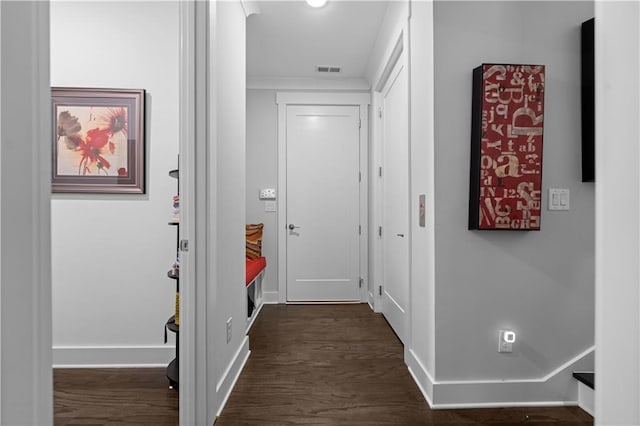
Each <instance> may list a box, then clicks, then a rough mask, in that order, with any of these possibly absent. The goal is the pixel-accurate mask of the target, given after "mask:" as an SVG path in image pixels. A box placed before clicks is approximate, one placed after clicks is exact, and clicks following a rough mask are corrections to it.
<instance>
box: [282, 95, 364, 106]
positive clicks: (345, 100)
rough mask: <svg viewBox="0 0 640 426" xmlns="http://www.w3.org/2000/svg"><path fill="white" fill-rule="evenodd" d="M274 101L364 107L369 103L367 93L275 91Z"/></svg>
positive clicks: (283, 103) (285, 103)
mask: <svg viewBox="0 0 640 426" xmlns="http://www.w3.org/2000/svg"><path fill="white" fill-rule="evenodd" d="M276 103H277V104H278V106H280V105H285V106H286V105H354V106H360V107H366V106H367V105H369V104H370V103H371V95H370V94H369V93H335V92H321V93H302V92H301V93H293V92H280V93H276Z"/></svg>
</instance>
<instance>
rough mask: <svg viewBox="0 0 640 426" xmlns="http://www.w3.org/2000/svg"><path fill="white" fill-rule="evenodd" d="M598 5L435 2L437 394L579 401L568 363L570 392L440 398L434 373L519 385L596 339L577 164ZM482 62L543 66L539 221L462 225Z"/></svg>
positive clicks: (442, 379) (443, 379) (588, 196)
mask: <svg viewBox="0 0 640 426" xmlns="http://www.w3.org/2000/svg"><path fill="white" fill-rule="evenodd" d="M593 13H594V5H593V2H589V1H584V2H577V1H576V2H574V1H569V2H534V1H532V2H489V1H483V2H444V1H438V2H435V3H434V40H435V45H434V48H435V50H434V56H435V58H434V64H435V92H434V93H435V123H436V124H435V155H436V157H437V159H438V160H437V162H436V163H435V178H436V188H435V190H436V194H435V201H436V212H435V213H436V216H435V230H436V235H435V242H436V246H435V248H436V251H437V254H436V257H435V260H436V262H435V274H436V276H435V280H436V281H435V282H436V287H435V296H436V300H435V306H436V316H435V320H436V325H437V327H436V336H435V345H436V352H435V366H436V370H435V377H434V379H435V382H436V389H435V391H434V393H435V395H436V397H435V400H434V402H435V403H436V404H441V405H450V404H463V405H464V404H472V403H474V402H478V403H480V402H483V403H493V404H496V405H501V404H518V403H521V404H526V403H540V402H542V401H545V402H554V401H556V402H559V403H563V402H572V401H575V398H576V396H575V386H574V385H573V384H572V382H571V378H570V372H563V373H562V374H563V380H564V383H563V384H562V386H560V388H561V389H565V391H564V393H563V392H555V390H554V389H553V388H552V387H551V386H549V387H548V388H547V389H548V392H547V393H545V392H537V391H536V392H507V393H501V392H496V393H495V395H493V396H492V395H485V397H486V398H487V400H485V401H478V400H475V401H473V400H465V396H464V394H465V392H460V391H459V392H446V391H445V392H441V393H440V397H438V395H439V394H438V385H437V384H438V383H439V384H441V385H442V386H441V388H442V389H443V390H444V389H445V388H446V387H447V386H452V385H455V386H459V388H460V389H465V386H473V385H474V384H476V383H485V384H486V385H487V386H489V388H491V386H492V385H491V384H492V383H494V382H496V383H498V382H500V381H504V380H506V381H511V382H517V383H521V384H522V386H523V388H524V387H525V386H526V382H527V381H529V380H535V381H537V380H542V379H543V378H545V377H548V375H552V374H555V373H554V372H556V369H560V368H561V367H562V366H565V365H568V364H566V363H569V364H571V363H572V361H576V360H575V358H574V357H576V356H580V354H588V353H590V348H593V345H594V311H595V308H594V186H593V184H589V183H582V182H581V169H580V167H581V166H580V158H581V154H580V151H581V142H580V24H581V23H582V22H583V21H585V20H587V19H589V18H591V17H593ZM454 52H455V53H454ZM482 63H514V64H521V63H524V64H543V65H546V70H547V74H546V77H547V78H546V87H545V123H544V150H543V152H544V154H543V155H544V159H543V175H542V181H543V188H542V210H543V211H542V220H541V228H542V229H541V231H534V232H526V231H492V232H487V231H469V230H467V215H468V196H469V195H468V194H469V164H470V160H469V158H470V157H469V155H470V154H469V141H470V124H471V115H470V114H471V81H472V79H471V76H472V70H473V68H475V67H477V66H479V65H480V64H482ZM550 187H552V188H569V189H570V191H571V210H570V211H564V212H563V211H560V212H554V211H549V210H548V209H547V201H548V200H547V190H548V188H550ZM499 329H511V330H514V331H515V332H516V334H517V341H516V343H515V345H514V352H513V353H512V354H501V353H498V352H497V336H498V330H499ZM591 350H592V349H591ZM589 359H590V358H589V357H588V356H586V357H585V358H584V361H582V367H587V368H588V367H589V365H587V364H589ZM577 361H580V360H577ZM591 364H592V360H591ZM591 367H593V366H592V365H591ZM543 382H544V380H543ZM490 385H491V386H490ZM489 388H487V390H486V392H485V394H491V392H492V390H491V389H489ZM497 389H498V387H496V388H495V389H494V390H496V391H497ZM492 398H493V399H492ZM545 398H546V399H545ZM541 399H542V400H541Z"/></svg>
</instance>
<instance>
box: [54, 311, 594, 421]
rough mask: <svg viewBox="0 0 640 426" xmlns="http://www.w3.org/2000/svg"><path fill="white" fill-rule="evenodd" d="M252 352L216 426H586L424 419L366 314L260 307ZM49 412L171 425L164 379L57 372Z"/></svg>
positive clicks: (530, 416) (391, 337) (402, 371)
mask: <svg viewBox="0 0 640 426" xmlns="http://www.w3.org/2000/svg"><path fill="white" fill-rule="evenodd" d="M250 346H251V351H252V353H251V356H250V357H249V360H248V362H247V365H246V366H245V368H244V370H243V372H242V374H241V375H240V378H239V379H238V383H237V385H236V387H235V389H234V391H233V392H232V394H231V396H230V398H229V400H228V402H227V404H226V406H225V409H224V411H223V412H222V415H221V416H220V417H219V418H218V420H217V421H216V426H229V425H233V426H239V425H261V426H262V425H264V426H269V425H309V424H314V425H353V426H357V425H372V426H375V425H399V426H400V425H407V426H413V425H478V424H489V425H516V424H522V423H535V424H538V425H560V424H561V425H575V426H578V425H581V426H582V425H592V424H593V419H592V418H591V416H589V415H588V414H586V413H585V412H584V411H582V410H580V409H579V408H577V407H556V408H505V409H478V410H476V409H473V410H437V411H433V410H430V409H429V408H428V406H427V404H426V402H425V400H424V398H423V397H422V394H421V393H420V391H419V390H418V387H417V386H416V384H415V383H414V382H413V379H412V378H411V377H410V375H409V372H408V370H407V367H406V366H405V365H404V362H403V354H402V345H401V344H400V342H399V341H398V339H397V338H396V336H395V334H393V332H392V331H391V329H390V328H389V326H388V324H387V323H386V321H385V320H384V318H383V317H382V316H381V315H379V314H374V313H373V312H371V310H370V309H369V307H368V306H367V305H266V306H265V307H264V309H263V310H262V312H261V313H260V316H259V317H258V318H257V320H256V322H255V324H254V326H253V328H252V330H251V334H250ZM54 405H55V418H54V424H55V425H78V424H84V425H116V424H118V425H139V424H145V425H176V424H178V394H177V393H176V392H175V391H173V390H170V389H168V382H167V379H166V377H165V371H164V369H98V370H96V369H86V370H76V369H56V370H54ZM185 426H191V425H185Z"/></svg>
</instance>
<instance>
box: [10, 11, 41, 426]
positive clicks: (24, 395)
mask: <svg viewBox="0 0 640 426" xmlns="http://www.w3.org/2000/svg"><path fill="white" fill-rule="evenodd" d="M0 17H1V23H0V41H1V44H0V63H1V64H2V66H1V78H0V92H1V93H2V96H1V97H0V100H1V102H0V130H1V131H0V139H1V143H0V159H1V162H0V206H1V209H0V235H1V236H2V243H1V245H0V267H1V269H0V302H1V305H0V314H1V317H0V324H1V325H2V328H1V329H0V342H1V352H0V424H3V425H4V424H7V425H9V424H10V425H49V424H52V419H53V383H52V375H51V367H50V366H51V262H50V258H51V252H50V249H51V241H50V232H49V229H50V228H49V224H50V203H49V194H50V190H51V179H50V175H49V173H50V170H51V169H50V153H51V149H50V142H51V133H50V123H51V121H50V119H49V104H50V95H49V94H50V91H49V46H48V37H49V4H48V3H46V2H35V1H33V2H2V3H0Z"/></svg>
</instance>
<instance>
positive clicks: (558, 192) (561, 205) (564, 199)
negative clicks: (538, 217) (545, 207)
mask: <svg viewBox="0 0 640 426" xmlns="http://www.w3.org/2000/svg"><path fill="white" fill-rule="evenodd" d="M569 198H570V197H569V190H568V189H565V188H549V200H548V204H549V210H569V207H570V200H569Z"/></svg>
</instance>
